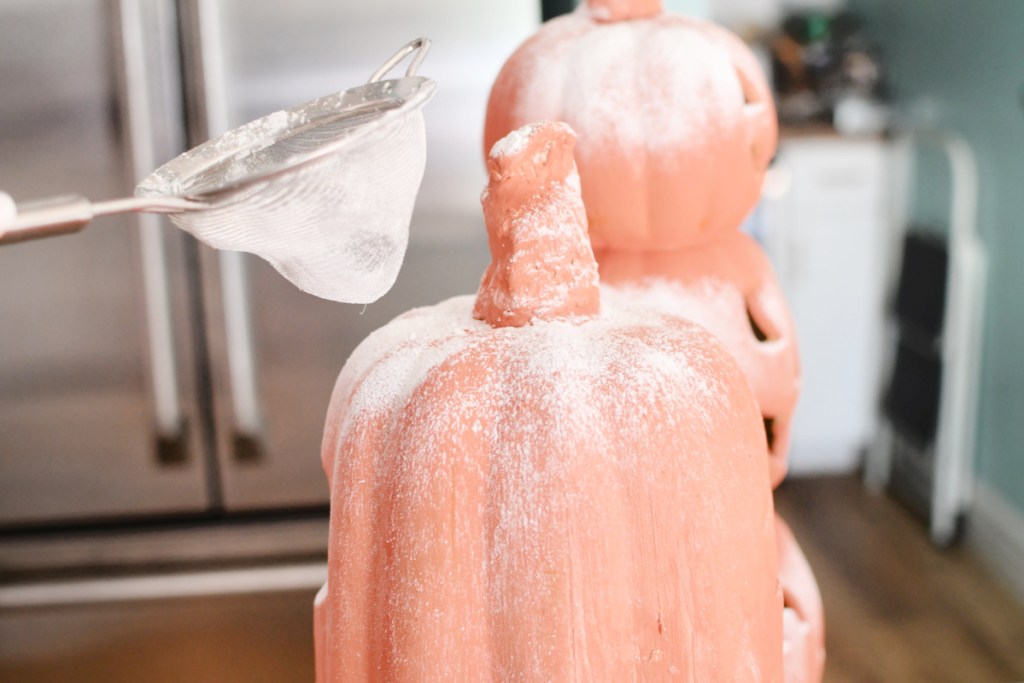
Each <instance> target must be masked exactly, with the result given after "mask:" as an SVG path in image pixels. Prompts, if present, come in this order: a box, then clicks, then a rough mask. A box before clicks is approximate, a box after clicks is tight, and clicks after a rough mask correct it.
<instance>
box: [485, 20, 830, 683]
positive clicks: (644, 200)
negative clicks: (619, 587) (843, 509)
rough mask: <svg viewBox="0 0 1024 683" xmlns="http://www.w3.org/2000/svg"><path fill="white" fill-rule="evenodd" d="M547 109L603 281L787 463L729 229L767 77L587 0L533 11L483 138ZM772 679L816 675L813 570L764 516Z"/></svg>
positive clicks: (788, 408) (792, 389)
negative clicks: (776, 629) (771, 575)
mask: <svg viewBox="0 0 1024 683" xmlns="http://www.w3.org/2000/svg"><path fill="white" fill-rule="evenodd" d="M538 120H560V121H565V122H567V123H569V124H570V125H571V126H572V127H573V128H574V129H575V130H576V132H577V134H578V136H579V140H578V144H577V148H576V159H577V163H578V165H579V171H580V176H581V186H582V196H583V201H584V205H585V206H586V212H587V218H588V220H589V231H590V239H591V242H592V245H593V247H594V252H595V255H596V257H597V261H598V263H599V265H600V272H601V279H602V282H604V283H606V284H607V285H614V286H615V287H616V288H617V289H618V290H619V291H620V293H625V294H628V295H629V296H632V297H633V298H634V299H635V300H637V301H644V302H646V303H647V304H648V305H653V306H656V307H658V308H659V309H660V310H661V311H662V312H664V313H666V314H669V315H672V316H675V317H679V318H682V319H687V320H691V321H694V322H697V323H699V324H700V325H702V326H703V327H705V328H706V329H707V330H709V331H710V332H711V333H712V334H714V336H715V337H717V338H718V340H719V341H721V342H722V343H724V344H725V346H726V347H727V348H728V349H729V351H730V352H731V353H732V355H733V356H734V358H735V359H736V360H737V362H738V363H739V365H740V367H741V368H742V369H743V371H744V373H745V374H746V376H747V378H748V379H749V381H750V383H751V386H752V387H753V389H754V392H755V394H756V397H757V400H758V404H759V406H760V410H761V414H762V421H763V425H764V431H765V434H766V438H767V441H768V445H769V453H770V468H771V485H772V486H773V487H774V486H777V485H778V484H779V482H781V480H782V479H783V477H784V476H785V474H786V468H787V465H786V457H787V452H788V448H789V433H790V420H791V418H792V414H793V409H794V407H795V404H796V398H797V394H798V390H799V379H800V377H799V374H800V373H799V360H798V355H797V346H796V339H795V333H794V327H793V323H792V320H791V317H790V314H789V311H788V309H787V306H786V303H785V300H784V299H783V297H782V294H781V291H780V288H779V286H778V284H777V282H776V280H775V277H774V274H773V273H772V269H771V267H770V264H769V263H768V260H767V259H766V258H765V256H764V254H763V252H762V251H761V249H760V248H759V247H758V245H757V244H756V243H755V242H754V241H753V240H752V239H750V238H749V237H747V236H746V235H744V234H742V233H740V231H739V227H740V224H741V222H742V220H743V219H744V217H745V216H746V215H747V214H748V213H749V212H750V210H751V209H752V208H753V206H754V205H755V204H756V202H757V200H758V198H759V196H760V189H761V184H762V181H763V179H764V173H765V170H766V168H767V166H768V163H769V161H770V159H771V158H772V156H773V155H774V153H775V148H776V143H777V124H776V117H775V110H774V105H773V103H772V99H771V93H770V89H769V87H768V85H767V83H766V81H765V79H764V76H763V74H762V72H761V70H760V68H759V66H758V64H757V61H756V59H755V58H754V56H753V55H752V53H751V52H750V50H749V49H748V48H747V47H746V46H745V45H744V44H743V43H742V42H741V41H740V40H738V39H737V38H736V37H735V36H733V35H732V34H730V33H728V32H727V31H725V30H723V29H721V28H719V27H717V26H714V25H712V24H709V23H706V22H702V21H698V20H695V19H690V18H685V17H682V16H678V15H674V14H671V13H666V12H664V11H663V9H662V6H661V1H660V0H589V1H588V2H586V3H584V4H583V5H582V6H581V7H580V8H579V10H577V11H576V12H575V13H573V14H570V15H567V16H565V17H560V18H558V19H555V20H553V21H550V22H548V23H547V24H545V25H544V26H543V27H542V28H541V30H540V31H539V32H538V33H537V34H535V35H534V36H533V37H532V38H530V39H529V40H528V41H526V42H525V43H524V44H523V45H522V46H521V47H520V48H519V49H518V50H517V51H516V52H515V54H513V55H512V57H511V58H510V59H509V60H508V62H507V63H506V64H505V66H504V68H503V69H502V71H501V73H500V74H499V76H498V78H497V80H496V81H495V83H494V87H493V90H492V92H491V98H490V102H489V104H488V109H487V121H486V127H485V148H486V149H490V146H491V145H492V144H494V142H495V141H496V140H497V139H499V138H500V137H502V136H504V135H505V134H507V133H508V132H509V131H511V130H513V129H515V128H517V127H519V126H521V125H524V124H526V123H528V122H530V121H538ZM777 527H778V542H779V548H780V556H781V557H782V558H783V561H782V562H781V564H780V574H779V580H780V583H781V585H782V586H783V589H784V591H785V594H786V606H787V610H786V614H785V619H786V650H787V655H786V677H787V680H789V681H791V682H794V683H795V682H797V681H817V680H820V678H821V675H822V671H823V665H824V621H823V615H822V609H821V597H820V595H819V593H818V589H817V585H816V583H815V581H814V576H813V574H812V572H811V570H810V567H809V566H808V564H807V561H806V559H805V558H804V556H803V554H802V552H801V551H800V549H799V546H797V544H796V541H795V540H794V539H793V536H792V534H791V533H790V532H789V529H788V528H787V527H786V525H785V523H784V522H783V521H782V520H781V519H778V520H777Z"/></svg>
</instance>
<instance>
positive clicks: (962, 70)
mask: <svg viewBox="0 0 1024 683" xmlns="http://www.w3.org/2000/svg"><path fill="white" fill-rule="evenodd" d="M849 4H850V7H851V9H853V10H855V11H858V12H860V13H862V14H863V15H864V16H865V18H866V20H867V30H868V33H869V34H870V35H871V36H872V37H873V38H874V39H875V40H876V41H877V42H878V44H879V45H880V47H881V48H882V50H883V58H884V60H885V63H886V65H887V68H888V73H889V76H890V81H891V85H892V92H893V95H894V98H895V103H896V104H897V106H898V108H899V110H901V111H904V112H922V111H925V112H930V114H929V115H934V116H935V117H936V118H937V122H938V123H940V124H941V125H943V126H946V127H949V128H953V129H955V130H958V131H959V132H960V133H961V134H962V135H964V136H965V137H966V138H967V139H968V141H969V142H970V143H971V144H972V145H973V146H974V149H975V152H976V153H977V155H978V160H979V166H980V169H979V171H980V182H981V196H980V208H979V221H980V226H981V232H982V237H983V239H984V241H985V244H986V245H987V247H988V251H989V259H990V263H989V267H990V272H989V281H988V298H987V302H986V316H985V331H984V335H985V341H984V367H983V370H982V383H981V392H982V400H981V406H980V410H981V414H980V424H979V430H980V433H979V435H978V463H977V470H978V476H979V478H980V479H981V480H983V481H984V482H985V483H986V484H988V485H989V486H990V487H992V488H994V489H995V490H997V491H998V492H999V493H1001V494H1002V495H1003V496H1004V497H1005V498H1006V499H1007V500H1008V501H1009V502H1010V503H1011V504H1012V505H1014V506H1015V507H1016V508H1017V510H1018V511H1020V512H1021V513H1022V514H1024V269H1022V267H1021V265H1022V262H1024V104H1022V100H1024V1H1022V0H850V3H849ZM920 161H921V162H926V161H927V160H925V159H921V160H920ZM926 165H928V166H931V164H926ZM944 174H945V171H944V169H943V170H935V169H929V170H928V171H926V172H925V174H924V175H923V180H924V182H923V183H922V185H923V186H922V187H921V188H919V191H918V194H919V199H918V200H917V201H916V202H915V203H914V206H915V210H916V213H917V218H919V219H921V220H924V221H927V222H932V223H934V222H936V221H941V220H942V217H943V216H944V215H945V214H944V213H943V209H942V205H943V202H944V197H943V195H944V194H945V192H946V191H948V174H945V177H944Z"/></svg>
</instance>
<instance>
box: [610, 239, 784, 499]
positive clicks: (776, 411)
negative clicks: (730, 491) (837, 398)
mask: <svg viewBox="0 0 1024 683" xmlns="http://www.w3.org/2000/svg"><path fill="white" fill-rule="evenodd" d="M595 256H596V257H597V260H598V263H599V264H600V266H601V281H602V282H604V283H606V284H609V285H614V286H616V287H619V288H621V289H623V290H624V291H627V292H629V293H630V294H631V295H633V296H635V297H637V298H644V299H646V300H647V301H648V303H650V304H652V305H656V306H658V307H659V308H660V309H661V310H662V311H664V312H665V313H668V314H671V315H677V316H680V317H682V318H685V319H687V320H692V321H693V322H696V323H698V324H699V325H701V326H703V327H704V328H706V329H707V330H708V331H710V332H712V333H713V334H714V335H715V336H716V337H718V339H719V341H721V342H722V343H723V344H725V346H726V348H728V349H729V351H730V352H731V353H732V354H733V356H734V357H735V358H736V361H737V362H738V363H739V365H740V367H741V368H743V371H744V373H746V375H747V378H748V379H749V380H750V384H751V386H752V387H753V389H754V394H755V395H756V396H757V402H758V405H760V407H761V413H762V416H763V420H764V425H765V433H766V435H767V438H768V452H769V457H770V460H769V462H770V465H771V479H772V486H773V487H774V486H777V485H778V484H779V482H781V481H782V479H783V478H784V477H785V476H786V469H787V455H788V453H789V435H790V422H791V419H792V415H793V410H794V409H795V407H796V400H797V397H798V395H799V391H800V365H799V360H800V359H799V354H798V352H797V348H796V331H795V329H794V326H793V321H792V318H791V317H790V315H789V309H788V307H787V306H786V301H785V299H784V298H783V296H782V292H781V290H780V289H779V286H778V282H777V281H776V280H775V277H774V275H773V273H772V269H771V264H770V263H769V262H768V259H767V257H765V255H764V252H763V251H761V248H760V247H759V246H758V245H757V243H755V242H754V241H753V240H752V239H751V238H750V237H748V236H747V235H744V234H742V233H740V232H733V233H732V234H731V235H728V236H725V237H723V238H722V239H719V240H716V241H714V242H710V243H707V244H703V245H700V246H696V247H690V248H687V249H673V250H661V251H625V250H617V249H599V250H595Z"/></svg>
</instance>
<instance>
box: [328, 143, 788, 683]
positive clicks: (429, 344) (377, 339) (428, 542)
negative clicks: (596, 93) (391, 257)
mask: <svg viewBox="0 0 1024 683" xmlns="http://www.w3.org/2000/svg"><path fill="white" fill-rule="evenodd" d="M574 139H575V136H574V134H573V133H572V130H571V129H570V128H569V127H568V126H566V125H564V124H552V123H546V124H537V125H531V126H527V127H525V128H523V129H519V130H517V131H513V132H512V133H511V134H510V135H508V136H506V137H505V138H503V139H502V140H501V141H500V142H498V143H497V144H496V145H494V147H493V149H492V151H491V153H490V155H489V159H488V171H489V184H488V187H487V190H486V191H485V193H484V196H483V206H484V214H485V218H486V222H487V229H488V233H489V239H490V246H491V252H492V256H493V261H492V263H491V265H490V267H489V268H488V269H487V272H486V273H485V275H484V278H483V280H482V282H481V285H480V291H479V292H478V294H477V296H476V298H475V299H474V298H473V297H459V298H455V299H451V300H449V301H446V302H444V303H442V304H439V305H437V306H434V307H430V308H423V309H417V310H414V311H411V312H409V313H407V314H405V315H403V316H401V317H399V318H397V319H396V320H394V321H393V322H391V323H389V324H388V325H387V326H385V327H384V328H382V329H380V330H378V331H377V332H375V333H374V334H372V335H370V337H368V338H367V339H366V341H364V342H363V344H361V345H360V346H359V348H358V349H357V350H356V351H355V352H354V353H353V355H352V357H351V358H350V359H349V361H348V362H347V363H346V365H345V368H344V369H343V370H342V373H341V375H340V377H339V379H338V383H337V385H336V387H335V391H334V395H333V397H332V401H331V406H330V409H329V414H328V419H327V428H326V433H325V436H324V448H323V458H324V467H325V470H326V472H327V475H328V480H329V483H330V488H331V498H332V505H331V531H330V546H329V553H330V556H329V563H328V565H329V576H328V581H327V584H326V585H325V586H324V588H323V590H322V591H321V593H320V594H319V595H318V597H317V602H316V632H317V638H316V642H317V678H318V680H319V681H328V680H331V681H340V680H344V681H376V680H380V681H448V680H464V681H478V680H488V679H489V680H496V681H497V680H521V681H590V680H595V681H596V680H608V681H618V680H650V679H657V680H661V679H669V678H672V677H680V678H682V679H683V680H699V681H780V680H781V679H782V650H783V643H782V618H781V614H782V595H781V593H780V590H779V585H778V580H777V568H778V558H777V555H776V546H775V543H776V534H775V526H774V519H773V512H772V502H771V487H770V476H769V465H768V457H767V451H766V440H765V435H764V431H763V429H762V428H761V420H760V415H759V410H758V405H757V401H756V400H755V397H754V395H753V393H752V391H751V389H750V385H749V383H748V381H747V379H746V377H745V376H744V374H743V372H742V371H741V369H740V368H739V366H738V365H737V363H736V362H735V360H734V359H733V358H732V356H731V355H730V353H729V352H728V351H727V349H726V348H725V347H724V346H723V345H722V344H721V343H720V342H719V341H717V340H716V339H715V338H714V337H713V336H712V335H711V334H709V333H708V332H707V331H705V330H704V329H703V328H702V327H700V326H698V325H696V324H694V323H691V322H688V321H686V320H684V319H682V318H681V317H679V316H674V315H669V314H666V313H664V312H663V311H660V310H658V309H657V308H655V307H650V306H646V305H645V304H644V303H643V302H642V301H638V300H637V299H636V298H634V297H632V296H630V295H628V294H623V293H621V292H616V291H613V290H602V289H600V288H599V286H598V279H597V264H596V263H595V261H594V257H593V253H592V251H591V247H590V244H589V242H588V233H587V211H586V210H585V209H584V202H583V201H582V199H581V196H580V179H579V176H578V175H577V171H576V165H575V163H574V161H573V144H574Z"/></svg>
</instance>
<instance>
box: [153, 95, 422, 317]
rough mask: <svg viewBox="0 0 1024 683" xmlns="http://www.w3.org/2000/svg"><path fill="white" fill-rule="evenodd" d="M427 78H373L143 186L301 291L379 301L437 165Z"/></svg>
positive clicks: (218, 144)
mask: <svg viewBox="0 0 1024 683" xmlns="http://www.w3.org/2000/svg"><path fill="white" fill-rule="evenodd" d="M433 91H434V83H433V81H431V80H429V79H425V78H420V77H414V76H407V77H405V78H401V79H395V80H388V81H376V82H371V83H368V84H366V85H363V86H359V87H357V88H351V89H349V90H346V91H343V92H341V93H338V94H336V95H330V96H328V97H324V98H320V99H318V100H315V101H313V102H311V103H309V104H307V105H304V106H303V107H299V108H296V109H292V110H287V111H282V112H277V113H274V114H271V115H269V116H266V117H264V118H262V119H259V120H258V121H254V122H252V123H250V124H248V125H245V126H242V127H241V128H238V129H235V130H234V131H231V132H229V133H227V134H225V135H224V136H222V137H220V138H218V139H217V140H213V141H210V142H208V143H205V144H203V145H200V146H199V147H197V148H195V149H194V150H191V151H189V152H186V153H185V154H183V155H181V156H180V157H178V158H176V159H174V160H173V161H171V162H170V163H168V164H166V165H165V166H163V167H161V168H160V169H158V170H157V171H155V172H154V173H153V174H151V175H150V176H149V177H148V178H146V179H145V180H144V181H143V182H142V183H141V184H140V185H139V187H138V188H136V195H138V196H140V197H150V198H153V197H163V198H165V197H172V196H173V197H183V198H187V199H189V200H193V201H195V202H197V203H198V204H197V205H196V206H197V207H199V208H194V209H190V210H187V211H182V212H179V213H172V214H171V220H172V221H173V222H174V223H175V225H177V226H178V227H180V228H182V229H184V230H186V231H187V232H189V233H191V234H192V235H194V236H195V237H196V238H197V239H199V240H200V241H202V242H204V243H206V244H208V245H210V246H212V247H215V248H217V249H228V250H234V251H246V252H250V253H253V254H256V255H258V256H260V257H262V258H264V259H266V260H267V261H268V262H270V263H271V264H272V265H273V266H274V267H275V268H276V269H277V270H278V271H279V272H280V273H281V274H282V275H284V276H285V277H286V278H288V279H289V280H290V281H291V282H292V283H293V284H295V285H296V286H297V287H298V288H299V289H301V290H303V291H305V292H308V293H310V294H314V295H316V296H319V297H323V298H325V299H331V300H334V301H345V302H350V303H370V302H372V301H375V300H376V299H378V298H379V297H380V296H382V295H383V294H384V293H385V292H387V290H388V289H390V287H391V285H392V284H394V281H395V278H396V277H397V275H398V270H399V268H400V267H401V264H402V260H403V258H404V256H405V250H406V247H407V245H408V239H409V233H408V226H409V221H410V219H411V216H412V210H413V204H414V203H415V199H416V193H417V190H418V188H419V185H420V181H421V180H422V178H423V170H424V167H425V165H426V137H425V132H424V123H423V116H422V113H421V108H422V106H423V104H425V103H426V102H427V101H428V100H429V99H430V97H431V96H432V95H433Z"/></svg>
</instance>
